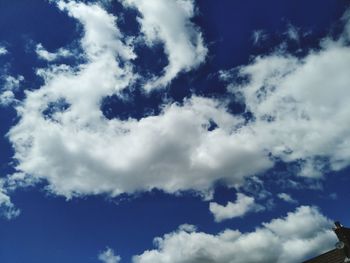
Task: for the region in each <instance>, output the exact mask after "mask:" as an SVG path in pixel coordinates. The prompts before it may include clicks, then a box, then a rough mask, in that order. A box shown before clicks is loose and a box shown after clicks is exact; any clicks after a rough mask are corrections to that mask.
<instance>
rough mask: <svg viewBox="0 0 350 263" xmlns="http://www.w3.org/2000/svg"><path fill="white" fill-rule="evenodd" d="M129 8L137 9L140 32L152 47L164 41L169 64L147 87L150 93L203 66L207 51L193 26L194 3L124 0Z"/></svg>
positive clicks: (189, 0) (197, 30)
mask: <svg viewBox="0 0 350 263" xmlns="http://www.w3.org/2000/svg"><path fill="white" fill-rule="evenodd" d="M123 2H124V4H125V5H126V6H131V7H135V8H137V10H138V11H139V12H140V13H141V15H142V17H140V18H139V22H140V24H141V30H142V32H143V34H144V37H145V40H146V43H147V44H148V45H149V46H152V45H153V44H155V43H157V42H159V41H161V42H162V43H164V49H165V53H166V55H167V56H168V61H169V64H168V66H167V67H166V68H165V69H164V74H163V76H161V77H154V79H152V80H151V81H150V82H148V83H146V85H145V89H146V90H148V91H149V90H151V89H154V88H159V87H162V86H166V85H167V84H169V83H170V82H171V80H172V79H174V78H175V77H176V76H177V75H178V74H179V73H180V72H182V71H185V72H186V71H189V70H191V69H194V68H196V67H197V66H198V65H200V64H201V63H202V62H204V60H205V57H206V54H207V48H206V47H205V45H204V43H203V37H202V34H201V32H200V30H199V28H197V27H196V26H195V25H194V24H193V23H192V22H191V18H192V17H193V16H194V14H195V7H194V1H193V0H174V1H168V0H148V1H142V0H124V1H123Z"/></svg>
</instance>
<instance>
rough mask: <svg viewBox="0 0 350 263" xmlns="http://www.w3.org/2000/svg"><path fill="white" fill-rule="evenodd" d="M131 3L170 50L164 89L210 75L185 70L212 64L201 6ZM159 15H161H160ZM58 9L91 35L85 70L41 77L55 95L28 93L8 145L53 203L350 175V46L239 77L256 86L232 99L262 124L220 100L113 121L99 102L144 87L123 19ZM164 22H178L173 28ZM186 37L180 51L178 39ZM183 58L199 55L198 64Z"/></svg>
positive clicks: (328, 46) (255, 67) (281, 60)
mask: <svg viewBox="0 0 350 263" xmlns="http://www.w3.org/2000/svg"><path fill="white" fill-rule="evenodd" d="M124 3H125V4H127V5H130V6H134V7H136V8H137V9H138V10H139V11H140V13H141V14H142V18H140V23H141V27H142V28H143V32H144V34H145V37H146V39H148V40H149V41H150V42H152V41H155V39H158V38H159V39H160V40H161V41H164V44H165V46H167V45H169V47H168V48H169V51H168V56H169V58H170V59H169V63H170V64H169V65H168V67H167V69H166V70H165V75H164V76H163V77H160V80H161V82H162V81H165V79H166V77H165V76H170V75H171V74H173V75H171V76H172V77H174V74H175V73H174V72H176V74H177V73H178V72H179V71H181V70H185V69H186V70H187V69H189V68H192V67H193V65H195V64H198V63H200V62H199V60H196V59H190V60H191V64H187V60H184V61H183V60H182V58H183V57H182V56H184V57H186V59H188V58H191V56H192V55H193V54H194V56H195V57H196V58H197V57H198V59H200V58H203V59H204V57H203V56H202V55H203V54H204V53H201V52H202V51H201V52H199V51H198V50H202V49H205V48H204V44H203V43H202V38H201V35H200V32H199V30H198V29H197V28H196V27H195V26H194V25H193V24H192V23H191V22H190V21H189V19H190V18H191V17H192V16H193V15H194V5H193V2H192V1H187V0H186V1H185V0H183V1H180V0H178V1H160V0H158V1H155V0H154V1H137V0H128V1H124ZM155 3H158V4H159V5H157V6H156V7H157V8H152V7H154V5H155ZM57 5H58V7H59V8H60V9H61V10H62V11H63V12H66V13H67V14H68V15H69V16H71V17H73V18H75V19H76V20H77V21H78V22H79V23H80V24H81V25H82V28H83V32H82V33H83V34H82V38H81V39H80V45H81V47H82V49H83V54H82V56H84V57H85V62H84V63H83V64H80V65H78V66H76V67H73V66H68V65H50V66H49V67H48V68H45V69H39V70H38V75H39V76H41V77H42V78H43V80H44V82H45V84H44V85H43V86H42V87H40V88H38V89H35V90H31V91H26V98H25V99H24V100H23V102H22V103H20V104H19V105H18V106H17V107H16V109H17V112H18V115H19V117H20V120H19V122H18V123H17V124H16V125H15V126H14V127H12V128H11V130H10V131H9V133H8V137H9V140H10V142H11V143H12V145H13V147H14V150H15V156H14V158H15V160H16V161H17V163H18V165H17V166H16V169H17V172H18V173H19V174H25V175H26V176H30V177H32V178H34V180H33V181H37V180H45V181H46V182H48V189H49V190H50V191H52V192H53V193H56V194H60V195H64V196H66V197H67V198H70V197H72V196H79V195H85V194H101V193H107V194H109V195H111V196H116V195H118V194H121V193H133V192H135V191H147V190H150V189H153V188H159V189H162V190H164V191H166V192H169V193H175V192H178V191H182V190H189V189H194V190H197V191H200V192H202V193H207V192H208V191H210V190H211V188H212V187H213V185H214V183H215V182H217V181H218V180H222V181H224V182H225V183H226V184H227V185H228V186H230V187H237V186H239V185H241V184H242V183H243V182H244V179H245V178H246V177H247V176H251V175H256V174H259V173H263V172H264V171H266V170H267V169H269V168H271V167H273V165H274V161H275V160H282V161H284V162H298V163H299V164H300V172H299V175H301V176H308V177H312V178H319V177H320V176H322V172H323V171H324V169H331V170H339V169H342V168H344V167H346V166H348V165H349V164H350V150H349V149H350V147H347V146H348V145H349V143H350V137H349V133H348V130H349V128H350V126H349V125H350V123H349V122H348V121H347V120H348V116H349V113H350V112H349V111H350V109H349V107H348V105H349V104H350V101H349V98H350V94H349V92H350V90H349V88H348V83H350V77H349V76H350V75H349V74H348V72H347V71H348V70H347V69H348V68H349V66H350V64H349V61H350V50H349V49H350V48H349V47H348V46H347V45H346V41H345V39H346V36H345V35H344V36H342V38H341V39H339V40H329V39H328V40H327V41H323V46H322V48H321V49H320V50H318V51H312V52H310V53H309V54H308V55H307V56H305V57H304V58H297V57H293V56H291V55H288V54H281V53H273V54H270V55H266V56H259V57H257V58H256V59H254V60H253V61H252V63H251V64H249V65H247V66H242V67H240V69H239V74H241V76H243V77H246V78H247V81H246V82H245V84H242V85H238V84H232V85H231V86H230V88H229V89H230V91H231V92H233V93H235V94H236V95H238V97H240V98H241V99H242V103H244V104H245V105H246V108H247V110H248V111H249V112H250V113H251V114H252V116H253V117H252V118H251V119H250V120H248V121H246V120H245V119H244V118H243V117H242V116H238V115H232V114H231V113H230V112H229V110H228V107H227V105H225V103H223V102H220V101H219V100H217V99H212V98H202V97H197V96H193V97H191V98H188V99H186V100H184V101H183V102H182V103H166V104H164V105H163V106H162V110H161V112H160V114H159V115H157V116H145V117H143V118H141V119H140V120H136V119H132V118H129V119H128V120H120V119H117V118H116V119H112V120H108V119H107V118H105V116H104V115H103V113H102V111H101V109H100V106H101V101H102V100H103V98H105V97H106V96H111V95H115V94H116V95H118V94H119V93H120V91H122V90H123V89H126V88H128V87H129V86H130V85H131V84H132V83H133V81H134V80H135V74H134V72H133V65H132V61H133V59H135V58H136V55H135V53H134V51H133V47H132V45H130V42H129V41H127V38H126V37H125V36H124V35H123V34H122V32H120V30H119V29H118V27H117V25H116V16H114V15H112V14H109V13H107V12H106V11H105V10H104V9H103V8H102V7H101V6H99V5H97V4H86V3H81V2H79V3H78V2H74V1H69V2H66V1H59V2H58V3H57ZM167 8H171V10H170V11H169V10H167ZM160 14H161V16H160ZM174 14H176V15H175V17H174ZM159 16H160V17H161V18H160V17H159ZM164 17H166V18H167V19H168V20H167V21H172V22H171V23H170V22H166V23H165V22H164V23H163V22H162V21H163V18H164ZM179 17H180V18H181V19H180V18H179ZM169 18H171V19H169ZM164 19H165V18H164ZM169 23H170V24H169ZM173 27H174V28H173ZM175 29H176V30H175ZM180 31H181V33H179V39H178V40H177V41H175V42H176V46H175V47H174V48H170V45H172V44H170V42H171V41H170V40H172V39H173V37H174V35H173V34H175V35H176V32H180ZM174 32H175V33H174ZM189 36H191V38H190V39H191V41H189V39H188V37H189ZM177 37H178V36H177ZM196 39H197V40H196ZM198 39H199V40H198ZM195 40H196V41H197V42H193V41H195ZM182 41H183V42H184V43H185V42H186V44H183V43H182ZM175 42H174V43H175ZM174 43H173V44H174ZM194 43H196V44H194ZM183 45H184V46H183ZM200 47H201V48H200ZM182 48H188V49H189V50H192V51H191V52H190V53H191V55H188V54H187V53H186V52H187V51H186V52H185V53H184V54H185V55H184V54H183V53H182V51H181V50H182ZM180 49H181V50H180ZM197 49H198V50H197ZM173 52H175V53H173ZM198 52H199V53H198ZM179 54H181V55H179ZM177 56H180V57H179V58H178V57H177ZM171 58H173V60H174V61H180V62H179V63H177V64H176V63H175V62H174V63H175V64H174V63H173V62H171V61H172V59H171ZM196 61H197V62H196ZM200 61H202V60H201V59H200ZM172 63H173V64H172ZM188 63H189V62H188ZM193 63H194V64H193ZM174 65H176V66H174ZM171 68H172V69H171ZM175 69H176V70H175ZM168 72H173V73H171V74H170V73H168ZM169 74H170V75H169ZM176 74H175V75H176ZM329 76H332V78H330V77H329ZM172 77H171V78H172ZM171 78H170V79H171ZM162 79H163V80H162ZM170 79H168V80H166V81H165V82H167V81H170ZM225 79H227V80H228V79H229V77H228V76H227V74H226V75H225ZM213 123H214V124H215V125H213ZM211 126H215V129H211ZM325 160H326V161H325ZM327 161H328V162H327ZM135 164H137V165H135ZM18 173H17V174H18Z"/></svg>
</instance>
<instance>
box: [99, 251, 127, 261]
mask: <svg viewBox="0 0 350 263" xmlns="http://www.w3.org/2000/svg"><path fill="white" fill-rule="evenodd" d="M98 259H99V260H100V261H101V262H104V263H119V262H120V260H121V257H120V256H118V255H115V254H114V251H113V249H111V248H107V249H106V250H105V251H103V252H102V253H101V254H99V255H98Z"/></svg>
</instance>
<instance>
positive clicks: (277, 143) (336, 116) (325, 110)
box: [231, 40, 350, 178]
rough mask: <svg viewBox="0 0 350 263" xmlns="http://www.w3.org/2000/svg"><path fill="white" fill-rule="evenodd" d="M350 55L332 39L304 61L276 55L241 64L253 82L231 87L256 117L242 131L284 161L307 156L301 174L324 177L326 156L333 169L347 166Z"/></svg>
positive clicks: (348, 161)
mask: <svg viewBox="0 0 350 263" xmlns="http://www.w3.org/2000/svg"><path fill="white" fill-rule="evenodd" d="M349 59H350V48H349V47H348V46H346V45H345V44H344V42H343V41H342V40H339V41H332V40H327V41H324V42H323V47H322V48H321V49H320V50H319V51H312V52H310V53H309V54H308V55H307V56H306V57H305V58H302V59H298V58H296V57H293V56H289V55H286V54H280V53H274V54H271V55H267V56H262V57H257V58H256V59H255V60H254V61H253V63H251V64H250V65H248V66H245V67H241V68H240V72H241V74H242V75H245V76H248V77H249V82H248V84H246V85H243V86H238V85H232V86H231V91H232V92H234V93H236V94H238V95H240V97H241V98H242V100H243V101H244V103H245V104H246V106H247V108H248V110H249V111H250V112H251V113H252V114H253V116H254V118H255V121H253V122H251V123H250V124H249V125H248V126H246V127H244V128H243V129H242V132H251V131H252V132H254V134H256V136H255V138H254V140H256V141H260V143H261V145H263V146H262V147H264V148H265V149H266V150H267V151H270V152H271V153H272V155H273V156H275V157H278V158H281V159H282V160H283V161H285V162H293V161H300V160H302V161H300V167H301V171H300V173H299V175H301V176H306V177H312V178H319V177H321V176H322V174H323V171H324V169H326V166H327V160H329V165H330V169H331V170H339V169H342V168H344V167H346V166H348V165H349V164H350V147H348V145H349V143H350V136H349V133H348V132H347V131H348V130H349V128H350V123H349V122H348V121H347V120H348V116H349V114H350V110H349V107H348V106H347V105H349V103H350V99H349V98H350V89H349V88H348V83H349V82H350V75H349V74H348V71H347V69H348V68H349V67H350V62H349V61H350V60H349ZM330 76H332V77H330Z"/></svg>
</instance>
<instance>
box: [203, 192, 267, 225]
mask: <svg viewBox="0 0 350 263" xmlns="http://www.w3.org/2000/svg"><path fill="white" fill-rule="evenodd" d="M263 209H264V208H263V207H262V206H260V205H257V204H256V203H255V199H254V197H250V196H247V195H245V194H242V193H237V199H236V202H234V203H232V202H228V203H227V205H225V206H223V205H220V204H218V203H215V202H210V203H209V210H210V212H211V213H212V214H213V215H214V218H215V221H216V222H221V221H223V220H225V219H231V218H235V217H242V216H244V215H245V214H247V213H248V212H252V211H261V210H263Z"/></svg>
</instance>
